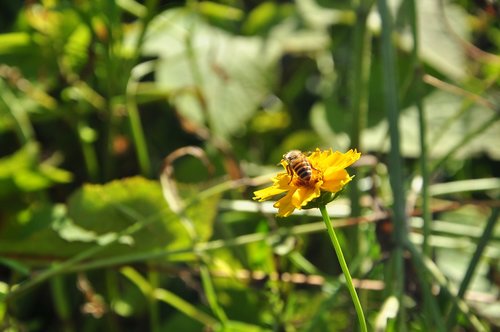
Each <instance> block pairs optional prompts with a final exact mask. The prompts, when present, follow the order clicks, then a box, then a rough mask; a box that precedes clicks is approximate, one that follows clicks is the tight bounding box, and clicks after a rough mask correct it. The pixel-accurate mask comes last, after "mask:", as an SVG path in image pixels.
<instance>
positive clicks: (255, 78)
mask: <svg viewBox="0 0 500 332" xmlns="http://www.w3.org/2000/svg"><path fill="white" fill-rule="evenodd" d="M143 54H144V55H146V56H158V57H159V60H158V64H157V67H156V73H155V74H156V82H157V84H158V86H159V87H160V88H162V89H163V90H164V91H165V93H166V94H167V95H169V96H171V97H172V98H171V101H172V103H173V104H174V105H175V106H176V109H177V111H178V112H179V113H180V114H181V115H182V116H183V117H185V118H187V119H188V120H189V121H191V122H192V123H196V124H197V125H199V126H204V127H209V128H210V129H211V130H212V131H213V132H214V133H215V134H216V135H219V136H222V137H229V136H232V135H239V134H241V133H242V132H243V131H244V130H245V127H244V125H245V123H246V122H247V121H248V120H250V119H251V118H252V116H253V115H254V113H255V112H256V111H257V110H258V109H259V107H260V103H261V102H262V101H263V100H264V99H265V97H266V96H267V95H268V94H269V93H270V89H271V85H272V83H273V77H274V76H275V75H274V72H275V71H276V66H277V61H278V57H279V55H280V49H279V47H278V45H277V44H276V43H273V42H267V44H266V43H265V41H264V40H262V39H260V38H253V37H239V36H234V35H231V34H230V33H228V32H225V31H223V30H221V29H217V28H214V27H212V26H210V25H208V24H206V23H205V22H203V21H202V20H201V18H200V17H199V16H198V15H196V14H194V13H192V12H190V11H187V10H168V11H166V12H164V13H162V14H160V15H158V17H157V18H155V19H154V20H153V21H152V22H151V25H150V28H149V30H148V34H147V37H146V41H145V44H144V49H143Z"/></svg>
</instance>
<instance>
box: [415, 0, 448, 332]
mask: <svg viewBox="0 0 500 332" xmlns="http://www.w3.org/2000/svg"><path fill="white" fill-rule="evenodd" d="M409 2H410V3H409V6H408V8H409V18H410V27H411V33H412V36H413V48H412V51H411V55H412V63H413V80H412V81H413V85H414V91H415V95H416V100H415V104H416V107H417V112H418V129H419V143H420V172H421V175H422V182H423V183H422V220H423V227H422V228H423V241H422V252H423V254H424V255H426V256H431V246H430V236H431V222H432V215H431V210H430V204H429V203H430V190H429V186H430V175H429V166H428V156H429V153H428V146H427V120H426V118H425V109H424V102H423V79H422V76H423V72H424V70H423V66H422V63H421V62H420V58H419V54H420V36H419V31H418V11H417V4H416V3H415V0H410V1H409ZM412 259H413V262H414V263H413V264H414V266H415V267H416V270H417V272H418V273H417V275H418V279H419V281H420V284H421V286H422V287H421V289H422V292H423V298H424V312H425V315H424V319H426V320H429V319H432V320H433V321H434V323H435V326H436V327H437V329H438V330H439V331H445V323H444V322H443V320H442V318H441V317H442V316H441V315H440V314H439V312H440V309H439V306H438V304H437V303H436V301H435V298H434V296H432V294H431V285H430V284H429V282H428V280H427V276H426V274H425V273H423V268H422V267H421V266H420V263H419V261H418V260H416V259H415V258H413V257H412ZM427 325H428V328H431V327H432V326H434V324H430V323H427Z"/></svg>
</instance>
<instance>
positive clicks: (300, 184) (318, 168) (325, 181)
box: [253, 149, 361, 217]
mask: <svg viewBox="0 0 500 332" xmlns="http://www.w3.org/2000/svg"><path fill="white" fill-rule="evenodd" d="M360 156H361V153H359V152H357V151H356V150H349V151H347V152H346V153H341V152H338V151H335V152H333V151H332V149H330V150H325V151H321V150H320V149H316V151H314V152H313V153H311V154H310V155H309V156H307V157H305V158H306V160H307V162H309V164H310V165H311V171H312V174H311V179H310V180H309V181H303V180H302V179H301V178H300V177H299V176H298V175H297V174H296V173H295V172H294V171H292V170H291V169H290V167H287V166H289V165H288V163H287V161H286V160H285V159H282V160H281V165H282V166H283V167H284V168H285V170H286V172H282V173H278V174H277V175H276V176H275V177H274V178H273V179H272V181H273V184H272V186H270V187H267V188H264V189H261V190H257V191H256V192H254V195H255V196H254V197H253V199H254V200H258V201H259V202H262V201H265V200H268V199H270V198H271V197H273V196H276V195H279V194H282V193H285V192H286V194H285V196H283V197H282V198H281V199H280V200H278V201H277V202H276V203H275V204H274V207H275V208H278V216H281V217H286V216H289V215H290V214H292V212H293V211H294V210H295V209H299V210H300V209H302V208H307V207H309V206H310V205H311V203H314V202H315V201H316V200H318V199H319V198H320V196H322V194H325V193H329V194H330V197H332V199H333V195H331V194H335V193H337V192H339V191H340V190H342V188H344V186H345V185H346V184H347V183H349V182H350V181H351V180H352V178H353V177H352V176H350V175H349V173H347V171H346V170H345V168H346V167H348V166H350V165H352V164H353V163H354V162H355V161H356V160H358V159H359V157H360ZM330 201H331V199H330Z"/></svg>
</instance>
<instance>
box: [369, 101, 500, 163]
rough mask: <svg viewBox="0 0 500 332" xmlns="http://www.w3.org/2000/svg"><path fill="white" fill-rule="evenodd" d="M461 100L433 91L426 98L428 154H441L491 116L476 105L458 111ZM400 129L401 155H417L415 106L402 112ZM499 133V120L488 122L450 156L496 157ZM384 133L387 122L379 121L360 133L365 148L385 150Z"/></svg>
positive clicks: (484, 109)
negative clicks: (483, 154)
mask: <svg viewBox="0 0 500 332" xmlns="http://www.w3.org/2000/svg"><path fill="white" fill-rule="evenodd" d="M462 103H463V100H462V98H460V97H458V96H454V95H451V94H449V93H446V92H442V91H436V92H434V93H432V94H431V95H429V96H428V98H427V99H426V102H425V113H426V120H427V123H428V125H427V126H428V131H427V141H428V142H429V146H430V150H431V151H430V152H431V155H432V157H435V158H438V157H442V156H444V155H445V154H446V153H447V152H448V151H449V150H450V149H451V148H452V147H454V146H455V145H457V144H458V143H459V142H460V141H461V140H462V139H463V137H464V136H465V135H467V134H469V133H472V132H474V131H475V130H476V129H478V128H480V127H481V126H482V125H483V124H484V123H486V122H488V120H489V119H491V118H492V117H493V115H494V111H493V110H490V109H487V108H484V107H480V106H474V107H471V108H470V109H469V110H468V111H467V112H464V113H463V114H460V109H461V107H462V106H463V104H462ZM497 119H498V118H497ZM400 128H401V133H402V135H401V141H402V145H401V148H402V152H403V155H404V156H407V157H418V156H420V145H419V132H418V113H417V109H416V108H415V107H410V108H408V109H407V110H405V111H404V112H403V113H402V115H401V120H400ZM499 132H500V122H498V121H496V123H491V126H489V128H487V129H486V130H484V131H482V132H481V133H478V134H477V135H476V136H475V137H474V138H473V139H471V140H470V141H469V142H468V143H467V144H465V145H464V146H463V147H461V148H460V150H459V151H458V152H457V154H456V155H454V157H455V158H470V157H471V156H474V155H478V154H481V153H485V154H488V155H489V157H490V158H492V159H496V160H498V159H500V146H499V145H498V139H499V135H498V133H499ZM387 133H388V131H387V121H383V122H381V123H380V124H379V125H377V126H376V127H373V128H370V129H368V130H366V131H365V132H364V133H363V134H364V135H363V146H364V147H365V148H366V149H367V150H374V151H379V150H382V151H387V150H388V148H389V144H388V135H387Z"/></svg>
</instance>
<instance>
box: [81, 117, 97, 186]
mask: <svg viewBox="0 0 500 332" xmlns="http://www.w3.org/2000/svg"><path fill="white" fill-rule="evenodd" d="M77 121H78V122H77V124H76V129H77V136H78V142H80V147H81V149H82V154H83V162H84V164H85V169H86V170H87V176H88V177H89V180H90V181H91V182H97V181H98V179H99V164H98V162H97V155H96V152H95V150H94V146H93V144H92V142H89V140H88V139H86V138H85V137H84V135H85V130H86V129H89V128H87V124H86V123H85V122H84V121H83V120H82V119H78V120H77Z"/></svg>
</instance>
